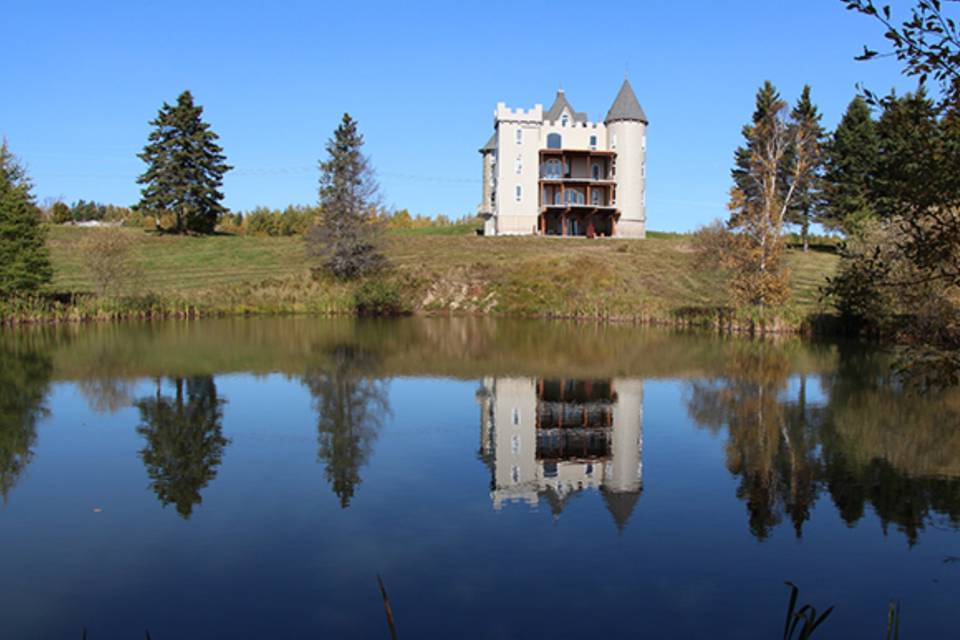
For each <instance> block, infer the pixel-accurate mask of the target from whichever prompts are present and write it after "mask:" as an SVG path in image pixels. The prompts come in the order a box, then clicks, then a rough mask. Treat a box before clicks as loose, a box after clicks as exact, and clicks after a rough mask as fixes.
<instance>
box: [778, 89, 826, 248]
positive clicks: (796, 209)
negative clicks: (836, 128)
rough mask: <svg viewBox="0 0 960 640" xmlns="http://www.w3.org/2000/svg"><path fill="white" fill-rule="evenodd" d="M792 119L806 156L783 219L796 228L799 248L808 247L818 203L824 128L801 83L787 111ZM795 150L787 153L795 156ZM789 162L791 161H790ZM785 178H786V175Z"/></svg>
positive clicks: (798, 141) (799, 142) (808, 91)
mask: <svg viewBox="0 0 960 640" xmlns="http://www.w3.org/2000/svg"><path fill="white" fill-rule="evenodd" d="M790 118H791V120H792V121H793V122H792V126H793V128H794V139H795V141H796V142H795V144H796V145H804V147H805V149H804V150H803V151H804V152H805V153H806V154H807V155H808V157H809V158H810V160H809V163H808V165H807V168H806V170H805V171H804V172H803V173H802V174H800V175H797V176H796V179H795V180H794V181H793V182H794V184H793V188H794V193H793V198H792V202H791V204H790V208H789V210H788V211H787V222H789V223H790V224H795V225H797V226H799V227H800V236H801V238H802V239H803V250H804V251H806V250H807V249H808V248H809V234H810V223H811V222H813V220H814V217H815V215H816V211H817V209H818V207H819V204H820V177H821V170H822V163H823V141H824V135H825V134H824V130H823V126H821V124H820V119H821V118H822V115H821V114H820V111H819V110H818V109H817V106H816V105H815V104H813V101H812V100H811V99H810V87H809V86H804V87H803V92H802V93H801V94H800V99H799V100H797V104H796V106H794V108H793V111H792V112H791V113H790ZM795 153H796V152H795V151H794V152H793V153H791V156H794V155H795ZM791 162H792V160H791ZM788 181H789V178H788Z"/></svg>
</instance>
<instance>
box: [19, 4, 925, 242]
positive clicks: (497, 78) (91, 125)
mask: <svg viewBox="0 0 960 640" xmlns="http://www.w3.org/2000/svg"><path fill="white" fill-rule="evenodd" d="M3 5H4V10H3V15H4V24H3V27H2V31H3V40H4V47H3V48H4V50H5V52H6V54H7V61H6V64H4V66H3V72H2V73H3V81H2V85H3V92H2V95H0V136H3V137H5V138H6V139H7V142H8V144H9V146H10V149H11V150H12V151H13V152H14V153H15V154H16V155H17V156H18V157H19V158H20V159H21V161H22V162H23V163H24V164H25V165H26V167H27V169H28V172H29V174H30V176H31V177H32V179H33V182H34V185H35V195H36V196H37V198H38V200H39V201H40V202H41V203H42V202H44V201H48V200H49V199H53V198H58V199H63V200H65V201H67V202H73V201H75V200H77V199H80V198H82V199H85V200H96V201H99V202H105V203H113V204H120V205H130V204H133V203H135V202H136V201H137V200H138V198H139V186H138V185H137V184H136V177H137V176H138V175H139V174H140V173H142V172H143V170H144V165H143V164H142V163H141V162H140V160H138V159H137V157H136V154H137V153H138V152H139V151H140V150H141V149H142V147H143V145H144V144H145V143H146V140H147V136H148V134H149V131H150V126H149V121H150V120H151V119H153V118H154V117H155V116H156V114H157V110H158V109H159V108H160V107H161V106H162V105H163V103H164V102H169V103H173V102H175V101H176V98H177V96H178V95H179V94H180V92H182V91H183V90H185V89H189V90H190V91H191V92H192V93H193V95H194V98H195V100H196V101H197V102H198V103H199V104H200V105H202V106H203V107H204V117H205V119H206V120H207V122H209V123H210V124H211V127H212V128H213V130H214V131H216V132H217V133H218V134H219V135H220V143H221V144H222V146H223V148H224V151H225V153H226V155H227V157H228V161H229V163H230V164H232V165H233V166H234V167H235V168H234V170H233V171H231V172H230V173H229V174H227V177H226V179H225V180H224V193H225V204H226V205H227V206H228V207H230V208H231V209H233V210H241V211H242V210H248V209H251V208H253V207H255V206H258V205H263V206H270V207H283V206H286V205H288V204H311V203H314V202H316V200H317V184H318V177H319V173H318V169H317V163H318V161H319V160H320V159H321V158H322V157H323V155H324V153H325V152H324V145H325V143H326V141H327V139H328V138H329V137H330V136H331V134H332V132H333V130H334V129H335V128H336V126H337V124H338V123H339V121H340V119H341V117H342V115H343V113H344V112H349V113H350V114H351V115H352V116H353V117H354V118H355V119H356V120H357V121H358V123H359V127H360V130H361V132H362V133H363V135H364V137H365V140H366V144H365V148H366V152H367V154H368V155H369V156H370V158H371V160H372V162H373V166H374V167H375V169H376V171H377V174H378V177H379V180H380V184H381V187H382V195H383V200H384V203H385V204H386V205H388V206H390V207H395V208H406V209H408V210H410V211H411V212H413V213H420V214H425V215H430V216H435V215H437V214H440V213H443V214H446V215H448V216H451V217H460V216H463V215H466V214H472V213H474V212H475V211H476V208H477V205H478V203H479V202H480V188H481V185H480V171H481V162H480V155H479V153H478V151H477V150H478V149H479V148H480V147H481V146H482V145H483V144H484V143H485V142H486V140H487V138H488V137H489V136H490V134H491V132H492V131H493V111H494V108H495V107H496V103H497V102H500V101H502V102H506V103H507V105H508V106H510V107H512V108H516V107H523V108H529V107H532V106H533V105H534V104H537V103H540V104H543V105H544V107H545V108H546V107H549V106H550V104H551V103H552V101H553V98H554V96H555V95H556V91H557V89H558V87H560V86H562V87H563V89H564V91H565V92H566V95H567V98H568V99H569V100H570V102H571V103H572V105H573V106H574V108H575V109H577V110H578V111H586V112H587V114H588V116H589V117H590V119H591V120H601V121H602V119H603V116H604V115H605V114H606V111H607V109H608V108H609V107H610V105H611V103H612V102H613V99H614V97H615V96H616V93H617V91H618V89H619V87H620V84H621V83H622V81H623V78H624V76H625V75H628V76H629V78H630V82H631V84H632V85H633V87H634V89H635V91H636V93H637V97H638V98H639V99H640V103H641V104H642V105H643V107H644V109H645V111H646V113H647V116H648V118H649V119H650V127H649V130H648V150H647V154H648V156H647V206H648V212H647V214H648V228H650V229H654V230H663V231H687V230H691V229H694V228H696V227H698V226H700V225H702V224H706V223H709V222H710V221H711V220H713V219H715V218H718V217H725V215H726V208H725V206H726V201H727V194H728V191H729V187H730V166H731V160H732V156H733V151H734V149H735V148H736V147H737V145H738V144H740V142H741V128H742V126H743V124H744V123H746V122H747V121H748V120H749V118H750V115H751V113H752V111H753V100H754V95H755V93H756V90H757V88H758V87H759V86H760V85H761V84H762V83H763V81H764V80H767V79H769V80H771V81H772V82H773V83H774V84H775V85H776V86H777V88H778V89H779V90H780V92H781V94H782V95H783V97H784V98H785V99H787V100H789V101H790V102H793V101H795V100H796V98H797V96H798V95H799V93H800V91H801V89H802V87H803V85H804V84H810V85H811V88H812V95H813V99H814V101H815V102H816V103H817V104H818V105H819V107H820V109H821V111H822V112H823V114H824V120H823V122H824V124H825V125H826V126H828V127H831V128H832V127H833V126H835V125H836V123H837V122H838V121H839V119H840V117H841V115H842V113H843V110H844V109H845V107H846V105H847V104H848V103H849V102H850V100H851V99H852V98H853V96H854V95H855V93H856V91H857V89H856V87H857V84H858V83H862V84H863V85H864V86H866V87H868V88H870V89H872V90H874V91H882V92H886V91H888V90H889V89H891V88H892V87H898V88H899V89H900V90H901V91H903V90H908V89H910V88H912V87H913V86H914V85H913V82H912V81H911V80H909V79H905V78H903V77H902V76H901V75H900V73H899V66H898V64H897V63H896V61H895V60H894V59H892V58H886V59H879V60H874V61H871V62H856V61H855V60H854V59H853V58H854V56H855V55H856V54H857V53H858V52H860V51H861V50H862V47H863V45H864V44H870V45H872V46H874V47H875V48H876V47H881V46H882V44H883V41H882V28H881V26H880V25H879V23H877V22H876V21H874V20H872V19H870V18H867V17H864V16H861V15H858V14H854V13H851V12H848V11H846V10H845V9H844V7H843V5H842V3H841V2H840V0H802V1H797V0H794V1H792V2H786V1H781V0H689V1H687V2H683V3H681V2H676V1H675V0H671V1H666V0H664V1H660V0H633V1H632V2H613V1H608V2H582V1H581V2H576V3H574V2H563V1H560V0H556V1H553V2H522V1H520V0H515V1H513V2H499V1H497V0H487V1H485V2H455V1H453V0H449V1H447V2H414V1H411V2H389V3H387V2H383V3H381V2H365V1H362V0H354V1H352V2H330V3H327V2H322V1H319V0H314V1H306V2H294V1H289V2H286V1H280V0H276V1H274V2H253V1H244V0H233V1H230V2H227V1H224V2H218V1H213V0H210V1H205V2H201V1H198V0H195V1H193V2H189V1H187V2H182V1H179V0H167V1H164V2H158V1H150V2H148V1H146V0H142V1H136V2H133V1H129V0H126V1H124V2H96V1H94V0H88V1H86V2H44V1H43V0H3ZM898 6H899V8H900V10H901V13H902V11H903V10H904V9H905V8H906V7H907V6H909V5H908V3H904V2H902V1H901V2H899V3H897V2H896V1H895V2H894V7H895V9H896V8H897V7H898Z"/></svg>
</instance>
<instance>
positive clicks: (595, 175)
mask: <svg viewBox="0 0 960 640" xmlns="http://www.w3.org/2000/svg"><path fill="white" fill-rule="evenodd" d="M593 179H594V180H599V179H600V165H599V164H594V165H593Z"/></svg>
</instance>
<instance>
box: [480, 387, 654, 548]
mask: <svg viewBox="0 0 960 640" xmlns="http://www.w3.org/2000/svg"><path fill="white" fill-rule="evenodd" d="M477 400H478V402H479V403H480V459H481V460H482V461H483V462H484V463H485V464H486V465H487V467H488V468H489V469H490V474H491V480H490V498H491V500H492V501H493V507H494V509H497V510H499V509H501V508H503V506H504V505H506V504H509V503H514V502H520V503H526V504H528V505H530V506H536V505H538V504H539V503H540V502H541V500H542V501H544V502H546V503H547V505H548V506H549V508H550V511H551V513H552V514H553V516H554V517H555V518H559V517H560V513H561V512H562V511H563V509H564V507H565V506H566V505H567V504H568V503H569V501H570V500H571V499H572V498H573V497H575V496H577V495H580V494H582V493H586V492H590V493H599V494H600V496H601V497H602V499H603V502H604V505H605V506H606V508H607V510H608V511H609V512H610V515H611V516H612V517H613V521H614V524H616V526H617V528H618V529H620V530H621V531H622V530H623V529H624V528H625V527H626V525H627V521H628V520H629V519H630V516H631V514H632V513H633V510H634V507H635V506H636V504H637V501H638V500H639V499H640V493H641V492H642V490H643V381H642V380H634V379H614V380H571V379H544V378H518V377H507V378H498V377H489V378H484V380H483V383H482V386H481V388H480V391H479V392H478V393H477Z"/></svg>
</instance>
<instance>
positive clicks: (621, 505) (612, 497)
mask: <svg viewBox="0 0 960 640" xmlns="http://www.w3.org/2000/svg"><path fill="white" fill-rule="evenodd" d="M600 493H601V494H602V495H603V502H604V503H605V504H606V506H607V511H609V512H610V515H611V516H613V521H614V523H615V524H616V525H617V529H619V530H620V531H623V530H624V528H625V527H626V526H627V521H628V520H629V519H630V516H631V515H632V514H633V508H634V507H635V506H636V505H637V500H639V499H640V491H622V492H619V491H618V492H613V491H610V490H608V489H605V488H604V489H600Z"/></svg>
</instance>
